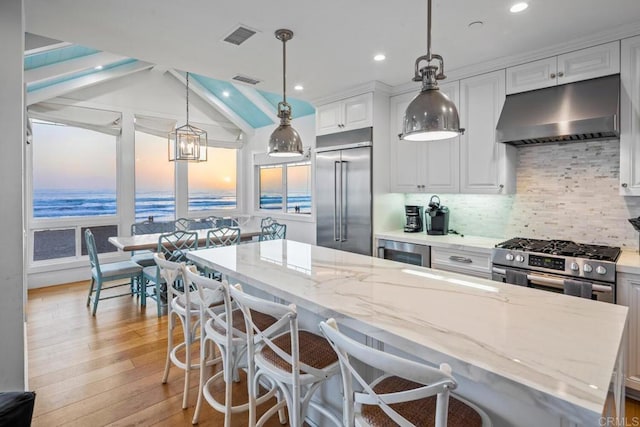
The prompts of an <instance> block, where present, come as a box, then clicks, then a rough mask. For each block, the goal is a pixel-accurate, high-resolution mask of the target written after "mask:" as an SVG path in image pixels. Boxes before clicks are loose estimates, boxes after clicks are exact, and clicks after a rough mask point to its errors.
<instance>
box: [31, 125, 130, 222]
mask: <svg viewBox="0 0 640 427" xmlns="http://www.w3.org/2000/svg"><path fill="white" fill-rule="evenodd" d="M116 142H117V138H116V137H115V136H113V135H108V134H105V133H100V132H96V131H93V130H88V129H81V128H78V127H73V126H65V125H62V124H56V123H51V122H45V121H35V120H34V122H33V175H32V176H33V218H43V219H44V218H64V217H94V216H104V215H115V214H116V212H117V209H116Z"/></svg>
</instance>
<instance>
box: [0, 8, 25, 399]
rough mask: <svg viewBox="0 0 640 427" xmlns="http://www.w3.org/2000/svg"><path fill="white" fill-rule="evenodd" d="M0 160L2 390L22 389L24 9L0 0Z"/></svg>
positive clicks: (23, 369)
mask: <svg viewBox="0 0 640 427" xmlns="http://www.w3.org/2000/svg"><path fill="white" fill-rule="evenodd" d="M0 40H2V43H1V44H0V57H2V61H0V129H2V133H3V139H2V140H3V142H2V156H0V194H2V205H3V208H2V214H1V217H2V221H0V230H1V232H2V239H3V244H2V246H1V247H0V271H1V272H2V275H0V292H1V294H2V297H1V298H0V342H2V345H0V390H2V391H7V390H16V391H18V390H24V388H25V386H26V379H25V377H26V366H25V365H26V361H25V342H24V304H25V291H24V249H23V248H24V245H23V241H24V239H23V208H22V206H23V199H22V193H23V190H22V187H23V181H22V176H23V173H22V171H23V164H24V162H23V153H24V149H23V147H24V139H25V131H24V122H23V113H24V103H23V96H24V89H23V54H24V9H23V4H22V0H2V1H0Z"/></svg>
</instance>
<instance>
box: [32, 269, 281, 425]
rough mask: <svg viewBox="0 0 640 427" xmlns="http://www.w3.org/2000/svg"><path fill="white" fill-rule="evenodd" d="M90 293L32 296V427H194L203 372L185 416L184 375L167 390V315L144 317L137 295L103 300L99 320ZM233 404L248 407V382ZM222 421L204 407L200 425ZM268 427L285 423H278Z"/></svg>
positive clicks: (194, 378) (242, 418) (45, 291)
mask: <svg viewBox="0 0 640 427" xmlns="http://www.w3.org/2000/svg"><path fill="white" fill-rule="evenodd" d="M87 291H88V282H86V283H85V282H81V283H73V284H68V285H62V286H54V287H50V288H42V289H34V290H30V291H29V293H28V306H27V316H28V317H27V335H28V338H27V339H28V359H29V388H30V389H31V390H34V391H35V392H36V404H35V409H34V418H33V426H46V427H50V426H60V425H64V426H102V425H141V426H177V425H185V426H186V425H191V418H192V416H193V412H194V408H195V403H196V398H197V389H198V373H197V372H194V373H192V374H191V380H190V381H191V389H190V392H189V408H188V409H186V410H182V391H183V387H184V373H183V371H181V370H179V369H177V368H175V367H173V368H172V369H171V373H170V375H169V380H168V382H167V384H162V374H163V370H164V361H165V356H166V346H167V316H163V317H161V318H158V317H157V315H156V306H155V302H153V301H149V302H148V308H147V309H146V311H145V310H142V309H141V308H140V307H139V306H138V301H137V299H136V298H135V297H131V298H128V297H123V298H114V299H111V300H105V301H100V303H99V305H98V312H97V313H96V316H95V317H93V316H91V313H90V311H89V309H88V308H87V307H85V303H86V294H87ZM119 291H121V289H120V290H116V292H119ZM176 331H178V332H177V333H176V337H180V336H181V332H180V330H179V329H178V328H177V329H176ZM214 369H215V368H214ZM220 387H221V388H220V390H219V391H220V393H221V398H220V400H223V399H222V396H223V395H222V393H223V391H224V390H223V388H222V387H223V386H222V384H221V386H220ZM234 402H238V403H241V402H246V382H245V381H241V382H240V383H238V384H236V385H235V388H234ZM261 409H262V410H265V409H266V408H261ZM223 420H224V417H223V416H222V415H221V414H220V413H218V412H217V411H215V410H213V409H212V408H211V407H210V406H209V405H208V404H206V403H205V404H203V409H202V411H201V414H200V423H199V425H201V426H221V425H222V424H223ZM233 425H234V426H246V425H247V414H237V415H234V417H233ZM269 425H270V426H280V425H281V424H280V423H279V422H278V420H277V417H275V418H274V419H272V420H270V423H269Z"/></svg>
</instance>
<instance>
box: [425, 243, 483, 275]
mask: <svg viewBox="0 0 640 427" xmlns="http://www.w3.org/2000/svg"><path fill="white" fill-rule="evenodd" d="M431 268H434V269H436V270H444V271H452V272H454V273H462V274H467V275H469V276H474V277H480V278H482V279H491V252H490V251H482V250H473V249H467V248H456V249H451V248H440V247H434V246H432V247H431Z"/></svg>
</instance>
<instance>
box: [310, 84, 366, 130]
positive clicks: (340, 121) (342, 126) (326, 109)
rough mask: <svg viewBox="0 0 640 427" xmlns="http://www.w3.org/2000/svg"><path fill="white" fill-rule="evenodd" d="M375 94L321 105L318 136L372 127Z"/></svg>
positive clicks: (318, 116) (318, 111)
mask: <svg viewBox="0 0 640 427" xmlns="http://www.w3.org/2000/svg"><path fill="white" fill-rule="evenodd" d="M372 124H373V93H365V94H363V95H358V96H354V97H351V98H346V99H343V100H340V101H337V102H332V103H330V104H326V105H321V106H319V107H318V108H317V110H316V135H325V134H328V133H335V132H342V131H347V130H353V129H360V128H364V127H369V126H372Z"/></svg>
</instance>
